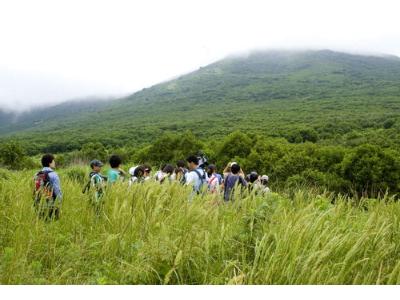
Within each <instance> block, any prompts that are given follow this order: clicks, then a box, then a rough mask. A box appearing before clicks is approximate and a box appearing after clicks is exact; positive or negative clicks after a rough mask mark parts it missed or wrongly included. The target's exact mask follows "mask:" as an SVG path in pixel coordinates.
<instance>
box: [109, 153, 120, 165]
mask: <svg viewBox="0 0 400 300" xmlns="http://www.w3.org/2000/svg"><path fill="white" fill-rule="evenodd" d="M109 163H110V166H111V168H113V169H117V168H119V166H120V165H121V163H122V160H121V157H119V156H118V155H115V154H114V155H111V157H110V160H109Z"/></svg>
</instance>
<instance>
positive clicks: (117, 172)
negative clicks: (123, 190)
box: [107, 155, 126, 184]
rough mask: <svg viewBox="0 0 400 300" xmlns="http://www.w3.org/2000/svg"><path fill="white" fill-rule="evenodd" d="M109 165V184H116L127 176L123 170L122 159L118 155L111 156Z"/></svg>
mask: <svg viewBox="0 0 400 300" xmlns="http://www.w3.org/2000/svg"><path fill="white" fill-rule="evenodd" d="M109 163H110V166H111V169H110V170H108V172H107V178H108V183H109V184H114V183H116V182H118V181H120V180H123V179H124V178H125V176H126V173H125V172H124V170H122V169H121V164H122V160H121V157H119V156H118V155H111V157H110V159H109Z"/></svg>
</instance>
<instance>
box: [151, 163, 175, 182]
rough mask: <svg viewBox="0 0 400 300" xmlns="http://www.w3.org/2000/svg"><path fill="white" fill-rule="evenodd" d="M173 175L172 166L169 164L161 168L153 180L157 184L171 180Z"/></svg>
mask: <svg viewBox="0 0 400 300" xmlns="http://www.w3.org/2000/svg"><path fill="white" fill-rule="evenodd" d="M173 174H174V166H173V165H170V164H165V165H163V166H162V168H161V170H160V171H158V172H157V173H156V175H155V179H156V181H157V182H159V183H163V182H166V181H168V182H169V181H171V180H172V177H173V176H172V175H173Z"/></svg>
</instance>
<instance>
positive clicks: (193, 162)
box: [185, 155, 208, 199]
mask: <svg viewBox="0 0 400 300" xmlns="http://www.w3.org/2000/svg"><path fill="white" fill-rule="evenodd" d="M186 161H187V163H188V167H189V172H188V173H186V183H185V184H186V185H192V186H193V192H194V193H197V194H200V192H201V190H202V189H203V187H204V186H206V185H207V182H208V176H207V173H206V171H204V170H203V169H202V168H200V166H199V159H198V157H197V156H195V155H191V156H189V157H188V158H187V159H186ZM194 193H192V195H191V197H190V199H192V197H193V196H194Z"/></svg>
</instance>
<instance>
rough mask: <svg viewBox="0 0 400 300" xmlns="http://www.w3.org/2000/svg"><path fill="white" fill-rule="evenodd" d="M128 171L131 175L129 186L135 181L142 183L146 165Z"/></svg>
mask: <svg viewBox="0 0 400 300" xmlns="http://www.w3.org/2000/svg"><path fill="white" fill-rule="evenodd" d="M128 173H129V174H130V175H131V178H130V179H129V186H131V185H132V184H134V183H140V182H143V181H144V167H143V166H141V165H139V166H136V167H132V168H130V169H129V171H128Z"/></svg>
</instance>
